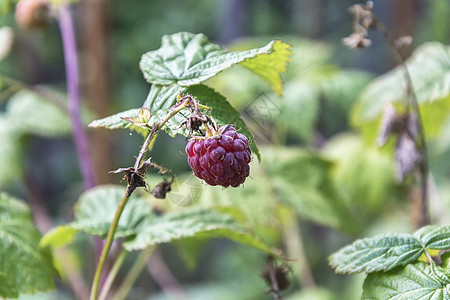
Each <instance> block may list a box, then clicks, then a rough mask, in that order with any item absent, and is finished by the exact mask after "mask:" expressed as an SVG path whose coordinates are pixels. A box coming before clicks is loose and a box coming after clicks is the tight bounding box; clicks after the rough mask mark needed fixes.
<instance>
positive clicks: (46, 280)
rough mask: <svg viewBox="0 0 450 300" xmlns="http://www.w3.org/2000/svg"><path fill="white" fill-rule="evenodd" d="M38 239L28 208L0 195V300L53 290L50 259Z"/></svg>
mask: <svg viewBox="0 0 450 300" xmlns="http://www.w3.org/2000/svg"><path fill="white" fill-rule="evenodd" d="M40 238H41V235H40V233H39V231H38V230H37V229H36V228H35V227H34V225H33V223H32V222H31V215H30V211H29V209H28V207H27V206H26V205H25V204H24V203H22V202H21V201H19V200H16V199H14V198H11V197H9V196H7V195H6V194H0V266H1V268H0V282H1V284H0V297H5V298H17V297H18V296H19V294H33V293H35V292H45V291H49V290H53V289H54V288H55V286H54V282H53V275H55V274H56V271H55V269H54V268H53V265H52V256H51V254H50V252H49V251H47V250H45V249H42V248H40V247H39V240H40Z"/></svg>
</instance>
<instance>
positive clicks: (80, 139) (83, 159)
mask: <svg viewBox="0 0 450 300" xmlns="http://www.w3.org/2000/svg"><path fill="white" fill-rule="evenodd" d="M59 27H60V30H61V37H62V43H63V50H64V62H65V65H66V80H67V92H68V94H69V101H68V103H67V109H68V111H69V116H70V120H71V123H72V136H73V140H74V144H75V148H76V151H77V155H78V161H79V163H80V167H81V173H82V175H83V180H84V186H85V188H86V189H89V188H92V187H94V186H95V179H94V170H93V168H92V164H91V159H90V157H89V153H88V143H87V138H86V134H85V131H84V129H83V123H82V122H81V117H80V115H81V114H80V107H81V102H80V91H79V77H78V59H77V46H76V42H75V30H74V28H73V21H72V15H71V13H70V10H69V7H68V6H67V5H66V4H60V5H59Z"/></svg>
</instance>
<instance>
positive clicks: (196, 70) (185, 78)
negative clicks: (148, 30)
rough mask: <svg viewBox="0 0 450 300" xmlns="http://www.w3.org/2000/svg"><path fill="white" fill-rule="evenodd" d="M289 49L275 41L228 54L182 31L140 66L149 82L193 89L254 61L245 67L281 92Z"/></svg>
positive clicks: (203, 38) (167, 38)
mask: <svg viewBox="0 0 450 300" xmlns="http://www.w3.org/2000/svg"><path fill="white" fill-rule="evenodd" d="M289 47H290V45H288V44H286V43H284V42H282V41H272V42H270V43H269V44H267V45H266V46H264V47H262V48H255V49H251V50H247V51H240V52H228V53H227V52H226V51H225V49H223V48H222V47H220V46H219V45H216V44H213V43H211V42H210V41H209V40H208V39H207V37H206V36H204V35H203V34H192V33H188V32H180V33H176V34H172V35H165V36H163V38H162V41H161V48H159V49H158V50H154V51H150V52H147V53H145V54H144V55H143V56H142V58H141V61H140V63H139V66H140V68H141V70H142V73H143V74H144V77H145V79H146V80H147V81H148V82H149V83H152V84H161V85H170V84H174V83H176V84H179V85H181V86H190V85H195V84H199V83H202V82H203V81H205V80H207V79H208V78H210V77H213V76H215V75H217V74H218V73H219V72H221V71H223V70H225V69H227V68H229V67H231V66H232V65H234V64H238V63H243V62H244V61H245V60H250V61H247V62H245V63H244V65H245V66H246V67H247V68H249V69H250V70H251V71H253V72H254V73H256V74H257V75H259V76H261V77H262V78H263V79H264V80H266V81H267V82H268V83H269V84H270V85H271V86H272V88H273V89H274V90H275V91H276V92H277V93H281V88H282V87H281V79H280V75H279V73H280V72H284V71H285V70H286V63H287V62H288V61H289V56H290V54H291V53H290V51H289ZM260 55H263V56H262V57H260ZM252 59H253V60H252Z"/></svg>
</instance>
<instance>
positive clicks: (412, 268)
mask: <svg viewBox="0 0 450 300" xmlns="http://www.w3.org/2000/svg"><path fill="white" fill-rule="evenodd" d="M361 299H392V300H393V299H398V300H400V299H421V300H427V299H428V300H438V299H450V295H449V293H448V290H447V288H446V284H444V283H441V282H440V281H439V280H438V279H436V278H435V277H434V274H433V272H432V270H431V268H430V266H429V265H428V264H426V263H423V262H417V263H415V264H409V265H407V266H405V267H404V268H398V269H395V270H392V271H390V272H388V273H382V272H377V273H372V274H369V275H368V276H367V278H366V280H365V282H364V286H363V295H362V297H361Z"/></svg>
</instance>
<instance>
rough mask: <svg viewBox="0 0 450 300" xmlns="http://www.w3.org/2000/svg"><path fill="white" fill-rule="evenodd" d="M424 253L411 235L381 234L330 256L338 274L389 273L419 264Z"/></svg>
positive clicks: (362, 240)
mask: <svg viewBox="0 0 450 300" xmlns="http://www.w3.org/2000/svg"><path fill="white" fill-rule="evenodd" d="M423 252H424V249H423V247H422V245H421V243H420V242H419V241H418V240H417V239H416V238H415V237H413V236H412V235H409V234H398V233H397V234H381V235H377V236H375V237H372V238H365V239H361V240H357V241H355V242H354V243H353V244H351V245H348V246H345V247H344V248H342V249H340V250H339V251H338V252H336V253H334V254H332V255H331V256H330V264H331V265H332V266H333V267H334V268H335V269H336V272H337V273H360V272H366V273H371V272H377V271H389V270H391V269H393V268H395V267H398V266H404V265H406V264H409V263H412V262H415V261H416V260H417V259H418V258H419V257H420V256H421V255H422V253H423Z"/></svg>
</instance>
